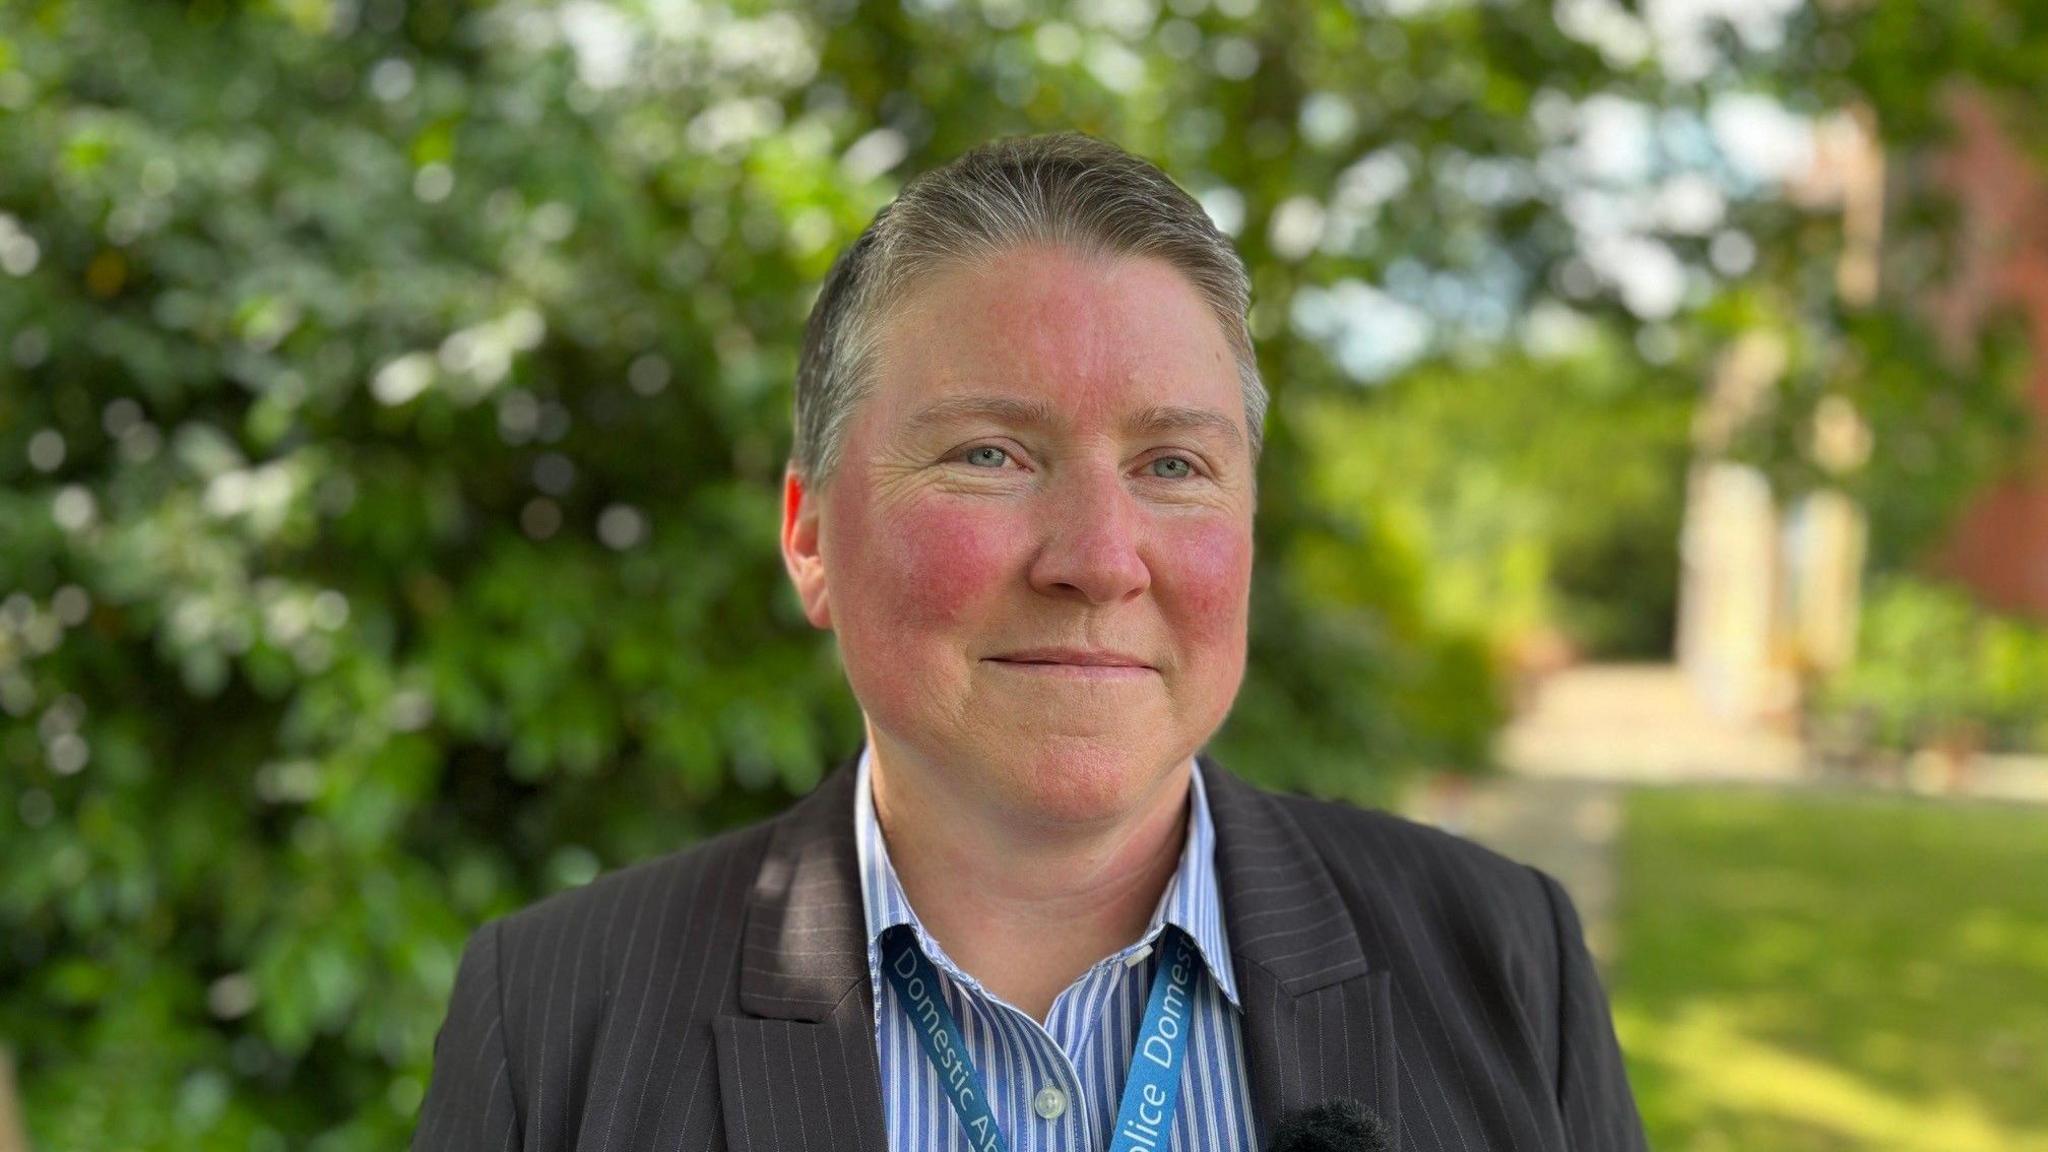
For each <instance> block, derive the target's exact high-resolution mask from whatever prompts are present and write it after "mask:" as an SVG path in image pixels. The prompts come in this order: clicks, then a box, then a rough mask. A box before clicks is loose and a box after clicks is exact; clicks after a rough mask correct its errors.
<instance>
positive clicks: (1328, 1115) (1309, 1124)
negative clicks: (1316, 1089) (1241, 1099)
mask: <svg viewBox="0 0 2048 1152" xmlns="http://www.w3.org/2000/svg"><path fill="white" fill-rule="evenodd" d="M1393 1149H1394V1145H1393V1143H1392V1141H1391V1138H1390V1137H1389V1135H1388V1133H1387V1126H1386V1124H1384V1123H1383V1122H1381V1120H1380V1118H1379V1117H1378V1116H1376V1115H1374V1114H1373V1111H1372V1110H1371V1109H1369V1108H1367V1107H1366V1106H1365V1105H1363V1104H1360V1103H1359V1102H1357V1101H1356V1100H1325V1101H1324V1102H1322V1103H1321V1104H1312V1105H1310V1106H1309V1107H1307V1108H1299V1109H1296V1110H1295V1111H1293V1112H1290V1113H1288V1114H1287V1116H1286V1118H1285V1119H1283V1120H1281V1121H1280V1128H1279V1130H1278V1131H1276V1132H1275V1133H1273V1146H1272V1148H1271V1149H1270V1150H1269V1152H1393Z"/></svg>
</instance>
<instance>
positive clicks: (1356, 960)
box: [1196, 755, 1401, 1147]
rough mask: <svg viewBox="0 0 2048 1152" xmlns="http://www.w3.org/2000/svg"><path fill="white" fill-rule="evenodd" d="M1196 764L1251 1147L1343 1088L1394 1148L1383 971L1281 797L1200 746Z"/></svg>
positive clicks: (1389, 1013) (1389, 1009) (1395, 1117)
mask: <svg viewBox="0 0 2048 1152" xmlns="http://www.w3.org/2000/svg"><path fill="white" fill-rule="evenodd" d="M1196 762H1197V764H1198V765H1199V766H1200V768H1201V770H1202V772H1203V776H1202V780H1203V783H1204V784H1205V785H1206V786H1207V790H1208V796H1209V807H1210V814H1211V818H1212V819H1213V820H1214V821H1215V825H1216V873H1217V880H1218V885H1219V887H1220V888H1221V889H1222V894H1223V923H1224V928H1225V931H1226V932H1227V933H1228V935H1229V937H1230V951H1231V958H1232V962H1233V966H1234V967H1235V969H1236V972H1237V981H1238V993H1239V998H1240V999H1241V1000H1242V1002H1243V1004H1244V1029H1243V1034H1244V1046H1245V1063H1246V1068H1247V1071H1248V1073H1249V1077H1250V1080H1251V1089H1252V1111H1253V1114H1254V1117H1255V1119H1256V1121H1257V1123H1258V1130H1259V1139H1258V1143H1259V1146H1260V1147H1264V1146H1265V1145H1266V1144H1267V1143H1269V1142H1270V1141H1271V1140H1272V1138H1273V1129H1274V1128H1275V1126H1277V1124H1278V1123H1279V1121H1280V1119H1281V1117H1283V1116H1285V1115H1286V1114H1287V1113H1289V1112H1291V1111H1293V1110H1295V1109H1297V1108H1300V1107H1303V1106H1305V1105H1310V1104H1317V1103H1321V1102H1323V1101H1325V1100H1330V1099H1334V1098H1337V1097H1348V1098H1350V1099H1353V1100H1356V1101H1358V1102H1359V1103H1361V1104H1363V1105H1365V1106H1366V1107H1367V1108H1370V1109H1372V1110H1373V1111H1374V1112H1375V1113H1377V1114H1378V1115H1379V1117H1380V1119H1381V1120H1382V1121H1384V1122H1385V1124H1386V1126H1387V1128H1388V1129H1389V1133H1390V1135H1391V1136H1392V1137H1393V1144H1392V1146H1394V1147H1399V1146H1400V1127H1401V1126H1400V1112H1399V1099H1400V1098H1399V1094H1398V1092H1397V1091H1396V1090H1395V1081H1394V1074H1395V1067H1396V1066H1395V1060H1396V1054H1395V1051H1394V1028H1393V1002H1392V986H1391V982H1390V979H1389V974H1388V973H1387V972H1385V971H1383V970H1378V969H1374V968H1373V967H1371V966H1370V965H1369V964H1367V963H1366V958H1365V952H1364V950H1363V948H1361V947H1360V945H1359V940H1358V932H1357V929H1356V927H1355V926H1354V925H1353V923H1352V919H1351V911H1350V909H1349V908H1347V907H1346V906H1345V904H1344V901H1343V898H1342V897H1341V896H1340V895H1339V894H1338V892H1337V885H1336V882H1335V881H1334V880H1333V879H1332V878H1331V876H1330V870H1329V868H1328V866H1326V865H1325V864H1324V863H1323V860H1322V857H1321V856H1319V855H1318V854H1317V852H1316V850H1315V847H1314V846H1313V845H1312V844H1310V843H1309V841H1308V838H1307V836H1306V835H1304V834H1303V833H1302V831H1301V829H1300V828H1299V827H1298V826H1297V825H1296V824H1295V823H1294V820H1293V818H1292V817H1290V816H1289V815H1288V814H1287V811H1286V809H1285V808H1284V807H1283V806H1282V805H1281V803H1280V800H1279V799H1278V798H1277V797H1275V796H1273V795H1271V794H1268V793H1265V792H1261V791H1259V790H1258V789H1256V788H1253V787H1251V786H1250V785H1248V784H1246V783H1244V782H1243V781H1242V780H1239V779H1238V778H1237V777H1235V776H1233V775H1231V774H1230V773H1229V772H1228V771H1226V770H1225V769H1224V768H1223V767H1222V766H1221V765H1220V764H1218V763H1216V761H1215V760H1213V759H1211V758H1210V757H1208V756H1206V755H1201V756H1197V757H1196Z"/></svg>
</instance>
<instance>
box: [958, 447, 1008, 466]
mask: <svg viewBox="0 0 2048 1152" xmlns="http://www.w3.org/2000/svg"><path fill="white" fill-rule="evenodd" d="M1009 458H1010V454H1009V453H1008V452H1005V451H1003V450H1002V449H1001V448H998V447H996V446H995V445H993V444H983V445H982V446H980V447H979V448H969V449H968V450H967V452H966V453H965V456H964V459H966V460H967V462H968V463H970V464H973V465H975V466H976V467H982V466H985V465H993V466H994V467H997V468H1001V467H1002V466H1003V462H1004V461H1005V460H1008V459H1009Z"/></svg>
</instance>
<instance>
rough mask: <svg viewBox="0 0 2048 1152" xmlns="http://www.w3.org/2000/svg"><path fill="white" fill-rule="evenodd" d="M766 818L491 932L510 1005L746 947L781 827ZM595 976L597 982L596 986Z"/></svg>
mask: <svg viewBox="0 0 2048 1152" xmlns="http://www.w3.org/2000/svg"><path fill="white" fill-rule="evenodd" d="M774 825H775V821H774V820H772V819H771V820H766V821H762V822H759V823H755V824H750V825H746V826H744V827H741V828H736V829H732V830H730V831H727V832H724V833H721V834H719V835H717V836H714V837H712V838H710V839H708V840H704V841H702V842H700V843H697V844H694V845H691V846H690V847H688V848H684V849H680V850H677V851H675V852H670V853H668V854H667V855H664V856H660V857H657V858H655V859H652V860H647V861H643V862H641V863H638V864H633V865H630V866H627V867H623V868H619V869H616V870H614V871H611V872H607V873H605V874H603V875H601V876H599V877H598V878H596V879H595V880H592V881H591V882H589V883H588V884H584V885H582V886H580V887H577V888H571V889H567V890H565V891H561V892H557V893H554V894H553V895H550V896H547V897H545V898H544V899H541V900H539V901H536V902H535V903H533V904H530V905H528V906H527V907H525V908H522V909H520V910H519V911H517V912H513V913H511V914H509V915H506V916H503V917H500V918H498V919H496V920H493V921H491V922H489V923H487V924H485V925H484V926H483V927H482V928H481V929H479V930H478V934H479V935H480V936H481V935H483V934H486V933H489V934H492V935H493V936H494V937H495V947H496V949H497V952H498V958H499V960H498V963H499V973H500V979H501V981H502V983H503V986H504V988H505V995H506V1001H507V1004H508V1005H511V1004H516V1003H518V1002H520V1000H521V998H523V997H529V996H532V995H534V994H536V993H541V994H543V995H545V994H549V993H553V992H556V991H557V990H559V991H561V992H564V993H566V994H568V995H570V996H576V995H581V994H585V993H587V992H589V991H591V990H593V989H595V990H599V991H602V990H604V989H608V988H611V987H616V986H618V985H619V984H620V983H622V982H623V981H624V980H625V979H626V978H627V977H628V975H629V973H630V972H631V970H634V969H638V968H643V967H646V966H651V965H652V964H654V963H655V962H656V959H657V957H658V958H659V959H660V962H662V963H678V962H680V963H684V964H687V965H691V966H707V965H715V964H717V963H718V962H719V960H720V957H721V954H723V956H725V957H730V956H731V955H732V954H734V953H736V952H737V950H738V948H739V936H740V919H741V915H742V913H743V910H744V908H745V903H746V898H747V894H748V892H749V890H750V889H751V887H752V884H753V880H754V877H755V874H756V872H757V871H758V868H759V863H760V859H761V854H762V852H763V851H764V849H765V847H766V845H767V842H768V838H769V836H770V834H771V832H772V830H773V828H774ZM592 977H596V979H591V978H592Z"/></svg>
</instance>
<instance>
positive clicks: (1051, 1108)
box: [1031, 1084, 1067, 1120]
mask: <svg viewBox="0 0 2048 1152" xmlns="http://www.w3.org/2000/svg"><path fill="white" fill-rule="evenodd" d="M1031 1110H1032V1111H1034V1112H1036V1113H1038V1114H1039V1115H1040V1116H1043V1117H1045V1118H1046V1119H1047V1120H1057V1119H1059V1118H1060V1116H1061V1115H1062V1114H1064V1113H1065V1112H1066V1110H1067V1094H1066V1093H1065V1092H1062V1091H1060V1090H1059V1089H1057V1088H1054V1087H1053V1086H1051V1085H1049V1084H1048V1085H1046V1086H1045V1087H1044V1088H1041V1089H1039V1091H1038V1095H1037V1096H1035V1097H1033V1098H1032V1101H1031Z"/></svg>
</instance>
